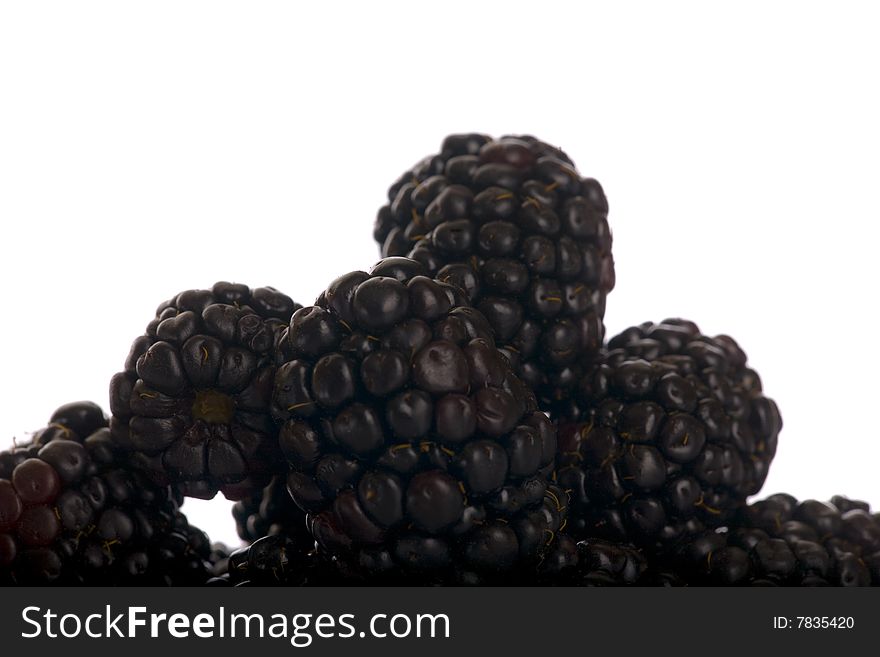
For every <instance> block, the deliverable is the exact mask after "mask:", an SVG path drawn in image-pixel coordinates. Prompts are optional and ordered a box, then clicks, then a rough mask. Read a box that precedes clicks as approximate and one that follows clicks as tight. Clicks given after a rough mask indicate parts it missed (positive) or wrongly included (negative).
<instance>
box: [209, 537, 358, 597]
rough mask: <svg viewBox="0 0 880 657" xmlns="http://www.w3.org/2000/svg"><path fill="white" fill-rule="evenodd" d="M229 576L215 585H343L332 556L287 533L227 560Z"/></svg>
mask: <svg viewBox="0 0 880 657" xmlns="http://www.w3.org/2000/svg"><path fill="white" fill-rule="evenodd" d="M226 567H227V571H226V573H221V574H220V575H219V576H218V578H216V579H218V580H220V581H216V580H215V581H213V582H212V584H213V585H217V586H220V585H228V586H332V585H336V584H342V583H343V581H342V580H341V579H340V577H339V574H338V571H337V568H336V566H335V565H334V563H333V560H332V558H331V557H329V555H326V554H324V553H322V552H319V551H318V550H316V549H315V547H314V543H313V542H312V541H306V542H302V541H300V540H298V539H294V538H291V537H290V536H287V535H284V534H274V535H272V536H264V537H263V538H260V539H258V540H256V541H254V543H252V544H251V545H249V546H247V547H243V548H240V549H238V550H236V551H235V552H233V553H232V554H230V555H229V556H228V557H227V559H226Z"/></svg>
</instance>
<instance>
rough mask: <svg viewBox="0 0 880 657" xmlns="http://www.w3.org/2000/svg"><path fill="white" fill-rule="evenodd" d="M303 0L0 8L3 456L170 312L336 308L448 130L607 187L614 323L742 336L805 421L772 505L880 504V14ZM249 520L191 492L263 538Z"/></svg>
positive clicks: (94, 392)
mask: <svg viewBox="0 0 880 657" xmlns="http://www.w3.org/2000/svg"><path fill="white" fill-rule="evenodd" d="M309 4H318V3H309ZM300 5H305V3H294V2H260V3H255V2H238V3H231V2H218V1H216V0H215V1H212V2H185V1H181V0H174V1H173V2H162V1H154V2H150V3H131V2H121V1H119V0H114V1H112V2H84V1H80V2H75V3H73V2H39V3H37V2H31V3H25V2H21V3H3V4H2V5H0V6H2V9H0V94H2V95H0V219H2V222H3V228H2V258H0V273H2V278H0V286H2V287H0V289H2V321H0V367H2V370H0V371H2V374H0V446H5V445H7V444H11V443H12V438H13V436H23V435H24V434H25V432H27V431H29V430H34V429H36V428H38V427H39V426H41V425H42V424H44V423H45V421H46V419H48V416H49V414H50V413H51V411H52V410H53V409H54V408H55V407H56V406H58V405H60V404H62V403H64V402H67V401H71V400H77V399H93V400H95V401H98V402H100V403H101V404H102V405H104V406H105V407H106V406H107V381H108V380H109V378H110V376H111V375H112V374H113V373H114V372H116V371H117V370H118V369H119V368H120V367H121V366H122V363H123V360H124V359H125V356H126V354H127V352H128V348H129V344H130V342H131V340H132V339H133V338H134V337H135V336H137V335H139V334H140V333H141V332H142V331H143V329H144V326H145V325H146V323H147V322H148V321H149V319H150V318H151V317H152V316H153V311H154V309H155V307H156V306H157V305H158V304H159V303H160V302H161V301H163V300H164V299H166V298H168V297H171V296H172V295H173V294H175V293H176V292H178V291H180V290H182V289H186V288H190V287H209V286H210V285H211V284H212V283H214V282H215V281H216V280H221V279H224V280H234V281H237V282H244V283H248V284H250V285H251V286H259V285H273V286H275V287H278V288H280V289H282V290H283V291H285V292H286V293H288V294H290V295H291V296H293V297H294V298H296V299H297V300H299V301H300V302H301V303H310V302H311V301H313V300H314V297H315V296H317V294H318V293H319V291H320V290H321V289H322V288H323V287H325V286H326V284H327V283H328V282H329V281H330V280H332V279H333V278H335V277H336V276H337V275H339V274H342V273H344V272H346V271H350V270H354V269H365V268H368V267H369V266H370V265H371V264H373V262H374V261H375V260H376V259H377V250H376V246H375V245H374V244H373V242H372V238H371V230H372V222H373V217H374V215H375V211H376V209H377V208H378V207H379V206H380V205H381V204H382V202H383V200H384V191H385V189H386V188H387V186H388V185H389V184H390V183H391V182H392V181H393V180H394V179H395V178H396V177H397V176H398V175H399V174H400V173H401V172H402V171H403V170H404V169H405V168H407V167H408V166H409V165H410V164H412V163H413V162H415V161H416V160H417V159H419V158H420V157H421V156H423V155H426V154H428V153H432V152H435V151H436V150H437V149H438V148H439V146H440V142H441V140H442V139H443V137H444V136H445V135H446V134H447V133H450V132H457V131H482V132H487V133H490V134H493V135H500V134H502V133H509V132H513V133H532V134H534V135H536V136H538V137H540V138H542V139H544V140H546V141H549V142H552V143H554V144H556V145H558V146H560V147H562V148H563V149H565V150H566V151H567V152H568V153H569V155H570V156H571V157H572V158H573V159H574V160H575V162H576V163H577V164H578V166H579V168H580V170H581V172H582V173H583V174H585V175H592V176H595V177H596V178H598V179H599V180H600V181H601V182H602V184H603V185H604V187H605V190H606V192H607V194H608V197H609V200H610V205H611V212H610V217H609V219H610V222H611V226H612V230H613V233H614V256H615V260H616V262H617V273H618V285H617V288H616V290H615V291H614V292H613V294H612V295H611V296H610V297H609V303H608V312H607V318H606V320H607V326H608V329H609V332H611V333H615V332H617V331H619V330H621V329H623V328H625V327H626V326H628V325H630V324H633V323H638V322H641V321H645V320H648V319H651V320H659V319H662V318H664V317H668V316H685V317H688V318H691V319H693V320H695V321H697V322H698V323H699V325H700V326H701V328H702V329H703V330H704V332H706V333H709V334H716V333H721V332H725V333H729V334H731V335H733V336H735V337H736V338H737V339H738V340H739V341H740V344H741V345H742V346H743V347H744V349H745V350H746V351H747V353H748V354H749V357H750V362H751V364H752V365H753V366H755V367H756V368H757V369H758V370H759V372H760V373H761V375H762V377H763V379H764V383H765V388H766V391H767V392H768V394H769V395H771V396H772V397H774V398H775V399H776V400H777V401H778V403H779V405H780V408H781V410H782V414H783V417H784V420H785V428H784V430H783V432H782V434H781V441H780V448H779V452H778V457H777V459H776V461H775V463H774V465H773V467H772V469H771V474H770V478H769V480H768V482H767V485H766V487H765V489H764V492H766V493H770V492H775V491H780V490H785V491H789V492H791V493H793V494H795V495H797V496H799V497H817V498H826V499H827V497H829V496H830V495H832V494H835V493H838V492H843V493H847V494H849V495H851V496H856V497H861V498H866V499H868V500H869V501H870V502H872V503H873V504H875V505H880V483H878V479H877V476H876V469H877V464H878V462H880V422H878V414H877V402H876V395H877V394H878V374H880V350H878V348H877V344H878V340H877V337H876V330H877V324H876V322H875V319H876V314H877V313H876V311H875V308H876V303H877V302H876V291H875V288H876V285H877V282H878V281H880V265H878V259H877V258H876V256H875V253H876V244H877V242H876V240H875V235H876V230H877V228H876V227H877V222H878V219H880V194H878V180H880V127H878V126H880V122H878V117H880V96H878V83H877V63H878V62H880V45H878V44H880V40H878V39H877V33H878V21H877V16H875V15H872V14H870V13H869V12H870V9H869V7H870V6H871V5H870V4H869V3H855V2H834V3H831V2H826V3H815V2H797V3H790V4H788V3H781V2H744V1H742V0H741V1H740V2H738V3H735V4H729V5H728V6H729V7H730V10H725V9H722V8H721V3H707V2H663V3H635V2H613V3H612V2H608V3H601V4H596V3H587V2H577V3H574V2H572V3H562V2H549V1H546V0H545V1H544V2H541V3H519V2H510V1H508V2H504V3H490V2H474V1H470V2H454V1H447V2H443V3H414V2H408V3H389V2H386V3H376V2H360V3H355V2H347V3H346V2H335V3H321V6H320V8H315V7H310V8H306V7H304V6H300ZM228 507H229V505H228V503H225V502H224V501H221V500H220V498H217V499H215V500H214V501H212V502H210V503H199V502H194V501H193V502H190V501H188V502H187V505H186V508H187V509H188V510H189V514H190V516H191V519H193V520H194V521H195V522H196V523H198V524H199V525H201V526H202V527H203V528H204V529H206V530H208V531H209V533H210V534H211V535H212V537H213V538H215V539H221V540H225V541H227V542H234V541H235V540H236V539H235V533H234V528H233V524H232V521H231V518H230V517H229V516H228Z"/></svg>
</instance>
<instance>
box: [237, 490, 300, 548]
mask: <svg viewBox="0 0 880 657" xmlns="http://www.w3.org/2000/svg"><path fill="white" fill-rule="evenodd" d="M232 515H233V517H234V518H235V527H236V530H237V531H238V535H239V537H240V538H241V539H242V540H243V541H247V542H248V543H253V542H254V541H256V540H257V539H259V538H262V537H263V536H269V535H273V534H285V535H287V536H289V537H291V538H292V539H294V540H296V541H299V542H309V541H311V535H310V534H309V530H308V528H307V527H306V514H305V513H304V512H303V511H302V509H300V508H299V507H298V506H297V505H296V503H295V502H294V501H293V498H291V497H290V494H289V493H288V492H287V477H286V476H285V475H278V476H275V477H273V478H272V479H271V481H270V482H269V483H268V484H266V487H265V488H264V489H263V490H261V491H260V492H258V493H255V494H253V495H251V496H249V497H246V498H244V499H243V500H240V501H238V502H236V503H235V505H234V506H233V507H232Z"/></svg>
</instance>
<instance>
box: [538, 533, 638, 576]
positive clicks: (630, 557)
mask: <svg viewBox="0 0 880 657" xmlns="http://www.w3.org/2000/svg"><path fill="white" fill-rule="evenodd" d="M649 575H650V570H649V564H648V558H647V557H646V556H645V554H644V553H643V552H642V551H641V550H640V549H639V548H637V547H635V546H634V545H630V544H626V543H613V542H610V541H604V540H602V539H589V540H585V541H580V542H579V543H575V541H574V540H573V539H572V538H571V537H570V536H568V535H566V534H560V535H558V536H557V537H556V538H555V539H554V541H553V543H552V545H551V546H550V547H549V548H548V549H547V552H546V554H545V556H544V558H543V560H542V561H541V563H540V565H539V567H538V569H537V572H536V582H535V583H537V584H540V585H544V586H632V585H637V584H644V583H645V581H644V580H645V579H646V577H648V576H649Z"/></svg>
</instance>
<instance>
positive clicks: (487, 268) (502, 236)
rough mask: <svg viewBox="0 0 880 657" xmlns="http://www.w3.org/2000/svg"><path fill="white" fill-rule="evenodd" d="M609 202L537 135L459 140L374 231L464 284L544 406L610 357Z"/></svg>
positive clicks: (411, 184)
mask: <svg viewBox="0 0 880 657" xmlns="http://www.w3.org/2000/svg"><path fill="white" fill-rule="evenodd" d="M607 214H608V202H607V200H606V198H605V194H604V192H603V190H602V187H601V186H600V185H599V183H598V182H597V181H596V180H593V179H592V178H582V177H581V176H580V174H579V173H578V172H577V170H576V169H575V167H574V164H573V163H572V161H571V160H570V159H569V158H568V156H566V155H565V153H563V152H562V151H561V150H559V149H558V148H555V147H553V146H550V145H548V144H545V143H543V142H541V141H539V140H537V139H535V138H534V137H530V136H506V137H502V138H500V139H497V140H496V139H492V138H491V137H488V136H486V135H480V134H461V135H450V136H449V137H447V138H446V139H445V140H444V141H443V145H442V147H441V150H440V153H438V154H437V155H433V156H430V157H427V158H425V159H424V160H422V161H421V162H419V163H418V164H417V165H416V166H415V167H413V168H412V169H411V170H409V171H407V172H406V173H404V174H403V175H402V176H401V177H400V179H399V180H398V181H397V182H396V183H395V184H394V185H392V186H391V188H390V189H389V190H388V205H385V206H384V207H382V208H381V209H380V210H379V213H378V216H377V219H376V224H375V231H374V236H375V238H376V240H377V241H378V242H379V243H380V244H381V246H382V255H383V256H403V255H408V256H409V257H411V258H414V259H416V260H418V261H420V262H422V263H423V264H424V265H425V266H426V267H427V269H428V273H429V274H430V275H431V276H435V277H437V278H438V279H440V280H444V281H447V282H450V283H454V284H456V285H458V286H460V287H461V288H462V289H464V290H465V291H466V293H467V294H468V296H469V298H470V300H471V303H472V304H473V305H474V306H476V307H477V308H479V310H480V311H481V312H482V313H483V314H484V315H485V316H486V318H487V319H488V320H489V324H490V325H491V326H492V328H493V330H494V331H495V339H496V343H497V345H498V347H499V349H501V350H502V351H503V352H504V353H505V355H506V356H507V357H508V359H509V360H510V362H511V363H512V364H513V366H514V371H515V372H516V373H517V374H518V375H519V376H520V378H522V379H523V380H524V381H525V382H526V383H528V384H529V385H530V386H531V387H532V388H533V390H535V392H536V394H537V395H538V398H539V401H540V402H541V405H542V408H543V407H544V406H545V405H546V404H549V403H550V402H552V401H554V400H558V399H560V398H564V397H566V396H567V395H568V392H567V391H568V390H569V389H570V387H571V386H572V385H573V384H574V383H575V382H576V380H577V379H578V377H579V375H580V373H581V372H582V369H583V366H584V364H585V363H589V361H590V360H591V358H592V357H593V356H594V355H595V354H596V352H597V351H598V350H599V348H600V346H601V344H602V340H603V337H604V325H603V322H602V319H603V317H604V314H605V298H606V295H607V294H608V293H609V292H610V291H611V289H612V288H613V287H614V262H613V259H612V255H611V241H612V240H611V231H610V230H609V228H608V222H607Z"/></svg>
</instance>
